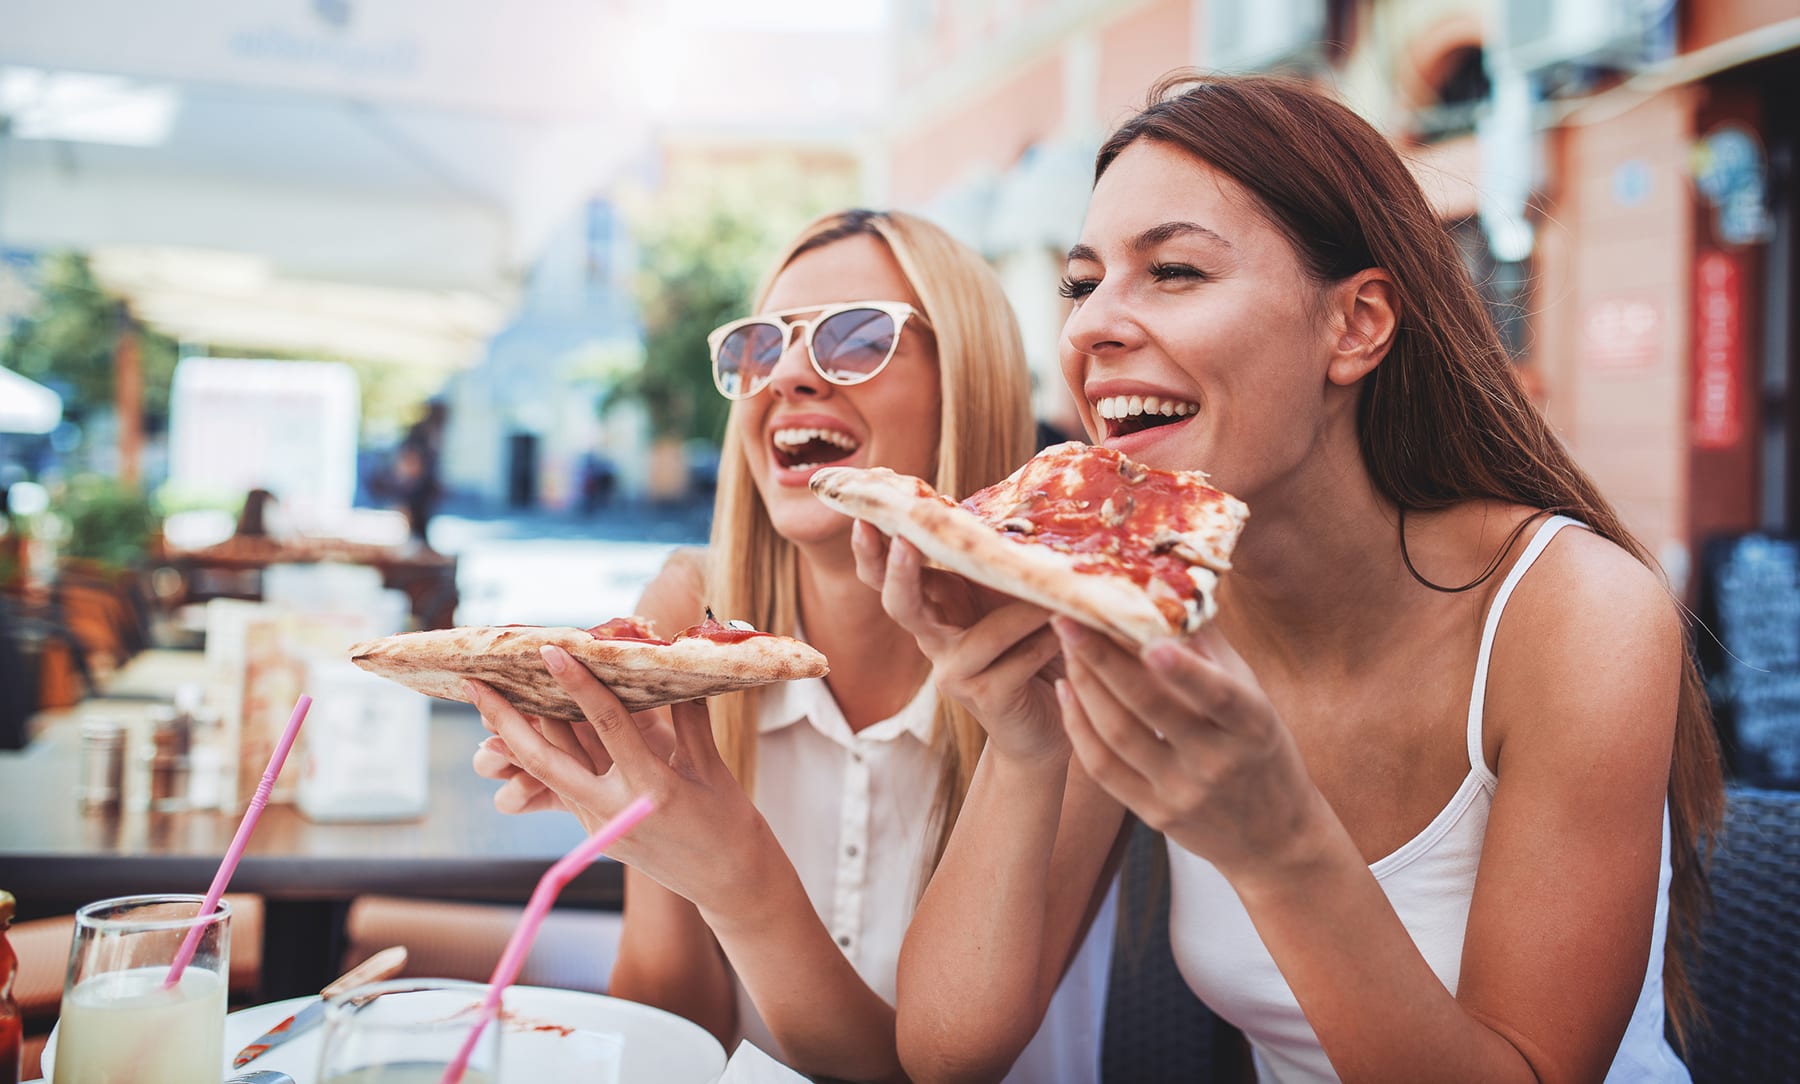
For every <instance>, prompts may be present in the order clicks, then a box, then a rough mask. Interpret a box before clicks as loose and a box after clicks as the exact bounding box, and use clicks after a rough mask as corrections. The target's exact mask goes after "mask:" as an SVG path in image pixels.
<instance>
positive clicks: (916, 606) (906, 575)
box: [881, 538, 940, 641]
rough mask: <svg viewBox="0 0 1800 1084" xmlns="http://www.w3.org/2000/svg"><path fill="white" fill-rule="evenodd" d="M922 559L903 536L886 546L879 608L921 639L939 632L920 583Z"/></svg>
mask: <svg viewBox="0 0 1800 1084" xmlns="http://www.w3.org/2000/svg"><path fill="white" fill-rule="evenodd" d="M923 571H924V561H923V560H922V559H921V558H920V556H919V551H918V550H917V549H915V548H914V547H913V545H912V543H910V542H908V541H906V540H905V539H904V538H897V539H894V541H893V543H892V544H890V545H889V546H888V551H887V564H886V566H885V568H884V571H883V578H882V581H881V608H882V609H884V610H886V611H887V613H888V616H889V617H891V618H893V619H894V623H895V624H897V625H899V626H900V627H901V628H903V629H905V630H906V631H907V632H910V633H912V634H913V638H914V639H918V640H921V641H923V640H924V639H925V638H927V637H932V638H935V637H936V636H938V635H939V632H940V630H939V628H938V623H937V621H936V620H934V619H933V617H932V614H931V607H930V605H929V604H928V603H927V602H926V601H925V590H924V586H923V584H922V583H921V574H922V573H923Z"/></svg>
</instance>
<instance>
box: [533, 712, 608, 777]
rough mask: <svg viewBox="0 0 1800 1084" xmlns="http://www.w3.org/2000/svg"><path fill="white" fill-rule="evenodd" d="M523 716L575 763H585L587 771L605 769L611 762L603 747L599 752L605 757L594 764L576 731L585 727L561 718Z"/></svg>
mask: <svg viewBox="0 0 1800 1084" xmlns="http://www.w3.org/2000/svg"><path fill="white" fill-rule="evenodd" d="M525 718H526V720H527V721H528V722H530V723H531V724H532V725H533V726H534V727H535V728H536V729H537V732H538V733H539V734H542V735H543V736H544V740H545V741H547V742H549V743H550V744H551V745H554V746H556V747H557V748H558V749H561V750H562V751H563V752H565V753H567V754H568V755H569V756H570V757H571V758H572V759H573V760H575V761H576V762H577V763H579V764H582V765H585V766H586V767H587V769H588V770H589V771H592V772H602V771H605V770H606V766H607V765H609V764H611V763H612V758H610V757H606V750H605V749H604V748H603V749H601V750H600V754H601V756H602V757H603V758H605V759H603V760H601V762H600V763H599V764H595V763H594V758H593V757H591V756H589V755H588V751H587V749H586V747H585V746H584V745H583V744H582V741H581V737H580V735H579V733H577V732H578V731H580V730H585V729H587V728H586V727H581V726H577V725H575V724H573V723H568V722H565V721H564V720H562V719H550V718H545V717H542V716H535V715H528V716H526V717H525Z"/></svg>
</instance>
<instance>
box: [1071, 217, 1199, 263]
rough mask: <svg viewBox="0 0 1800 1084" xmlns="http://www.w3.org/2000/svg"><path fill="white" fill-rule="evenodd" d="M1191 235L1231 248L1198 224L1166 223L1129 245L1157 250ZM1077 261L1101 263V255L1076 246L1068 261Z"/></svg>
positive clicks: (1089, 249) (1135, 247) (1134, 238)
mask: <svg viewBox="0 0 1800 1084" xmlns="http://www.w3.org/2000/svg"><path fill="white" fill-rule="evenodd" d="M1190 235H1198V236H1201V237H1204V238H1206V239H1207V240H1209V241H1211V242H1213V243H1214V244H1216V245H1219V246H1221V247H1224V248H1230V247H1231V242H1230V241H1227V240H1225V238H1223V237H1221V236H1219V234H1218V233H1216V232H1215V231H1213V230H1209V229H1207V228H1206V227H1205V226H1202V225H1200V223H1198V222H1164V223H1163V224H1162V225H1160V226H1152V227H1150V228H1149V229H1147V230H1145V231H1144V232H1143V233H1140V234H1138V235H1137V236H1136V237H1133V238H1132V239H1131V241H1130V242H1129V243H1130V245H1131V248H1132V249H1133V250H1134V251H1137V252H1143V251H1144V250H1145V249H1151V248H1155V247H1156V246H1157V245H1160V244H1162V243H1163V242H1165V241H1173V240H1174V239H1175V238H1177V237H1187V236H1190ZM1076 260H1090V261H1093V262H1095V263H1098V262H1099V261H1100V254H1099V253H1098V252H1096V251H1094V248H1093V246H1091V245H1076V246H1075V247H1074V248H1071V249H1070V250H1069V255H1068V257H1067V261H1068V262H1069V263H1074V262H1075V261H1076Z"/></svg>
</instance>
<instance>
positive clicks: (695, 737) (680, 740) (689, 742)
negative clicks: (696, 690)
mask: <svg viewBox="0 0 1800 1084" xmlns="http://www.w3.org/2000/svg"><path fill="white" fill-rule="evenodd" d="M669 714H670V721H671V723H672V725H673V726H674V728H675V750H676V752H677V754H678V755H679V758H680V760H681V761H683V762H685V763H686V764H688V765H689V766H691V767H693V768H696V769H698V768H702V767H705V766H710V765H713V764H718V763H720V758H719V746H718V743H717V742H716V741H715V740H714V738H713V728H712V713H711V712H710V711H709V710H707V707H706V701H704V700H689V701H687V702H685V703H681V704H672V705H670V707H669Z"/></svg>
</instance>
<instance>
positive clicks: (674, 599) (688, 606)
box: [637, 546, 707, 635]
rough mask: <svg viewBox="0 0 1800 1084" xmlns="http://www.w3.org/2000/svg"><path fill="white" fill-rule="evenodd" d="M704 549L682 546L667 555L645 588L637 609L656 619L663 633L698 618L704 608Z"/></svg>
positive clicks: (686, 624)
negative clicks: (667, 557)
mask: <svg viewBox="0 0 1800 1084" xmlns="http://www.w3.org/2000/svg"><path fill="white" fill-rule="evenodd" d="M706 563H707V551H706V550H705V549H704V548H703V547H699V546H694V547H684V548H682V549H678V550H676V551H674V552H673V553H671V554H669V559H668V560H667V561H665V562H663V566H662V569H661V570H660V571H658V572H657V574H656V576H655V577H654V578H653V579H651V581H650V583H649V584H648V585H647V586H646V587H645V588H644V593H643V595H642V596H641V597H640V598H639V599H638V605H637V612H638V613H639V614H641V615H642V616H644V617H648V618H650V619H651V620H652V621H654V622H656V627H657V628H658V629H659V630H661V631H662V632H663V634H664V635H668V634H670V633H673V632H676V631H678V630H680V629H683V628H686V627H687V626H689V625H692V624H694V623H695V622H697V621H699V620H700V618H701V617H702V616H703V613H704V611H705V605H706V604H705V601H704V600H705V598H706Z"/></svg>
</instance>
